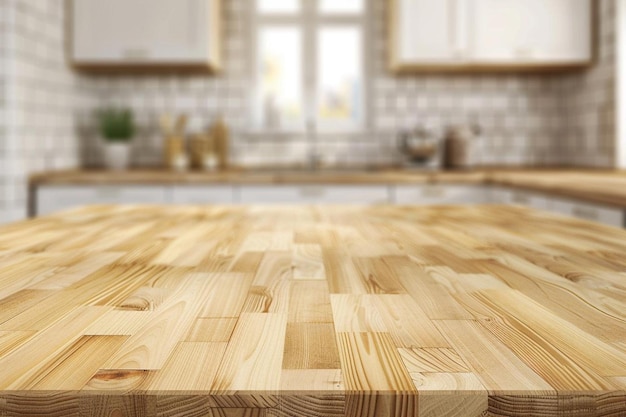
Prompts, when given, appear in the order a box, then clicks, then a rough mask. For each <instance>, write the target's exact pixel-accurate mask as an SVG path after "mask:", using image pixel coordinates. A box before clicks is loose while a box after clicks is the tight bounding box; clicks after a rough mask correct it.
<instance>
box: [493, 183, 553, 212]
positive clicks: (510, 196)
mask: <svg viewBox="0 0 626 417" xmlns="http://www.w3.org/2000/svg"><path fill="white" fill-rule="evenodd" d="M489 200H490V202H491V203H493V204H508V205H512V206H523V207H532V208H534V209H537V210H550V206H551V201H550V199H549V198H548V197H547V196H545V195H542V194H538V193H533V192H529V191H524V190H512V189H504V188H494V189H492V190H491V191H490V199H489Z"/></svg>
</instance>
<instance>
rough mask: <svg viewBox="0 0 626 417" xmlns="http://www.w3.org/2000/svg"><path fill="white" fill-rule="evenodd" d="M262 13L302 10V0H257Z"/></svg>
mask: <svg viewBox="0 0 626 417" xmlns="http://www.w3.org/2000/svg"><path fill="white" fill-rule="evenodd" d="M257 1H258V3H257V7H258V10H259V12H261V13H274V14H294V13H298V12H299V11H300V0H257Z"/></svg>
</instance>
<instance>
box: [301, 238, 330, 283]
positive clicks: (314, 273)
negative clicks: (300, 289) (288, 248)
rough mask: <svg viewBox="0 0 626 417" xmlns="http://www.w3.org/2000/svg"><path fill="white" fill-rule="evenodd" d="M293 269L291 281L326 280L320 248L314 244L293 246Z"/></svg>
mask: <svg viewBox="0 0 626 417" xmlns="http://www.w3.org/2000/svg"><path fill="white" fill-rule="evenodd" d="M293 267H294V270H293V279H306V280H315V279H321V280H323V279H326V271H325V269H324V259H323V257H322V247H321V246H320V245H315V244H307V245H305V244H297V245H294V247H293Z"/></svg>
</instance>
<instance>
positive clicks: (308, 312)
mask: <svg viewBox="0 0 626 417" xmlns="http://www.w3.org/2000/svg"><path fill="white" fill-rule="evenodd" d="M289 322H290V323H332V322H333V312H332V308H331V306H330V295H329V291H328V284H327V283H326V281H296V282H291V292H290V294H289Z"/></svg>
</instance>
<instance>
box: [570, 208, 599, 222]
mask: <svg viewBox="0 0 626 417" xmlns="http://www.w3.org/2000/svg"><path fill="white" fill-rule="evenodd" d="M573 213H574V216H576V217H580V218H583V219H587V220H598V218H599V214H598V210H595V209H592V208H587V207H574V210H573Z"/></svg>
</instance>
